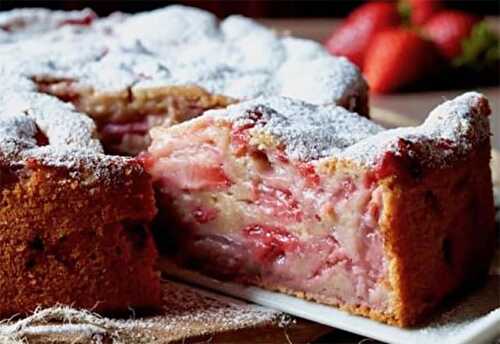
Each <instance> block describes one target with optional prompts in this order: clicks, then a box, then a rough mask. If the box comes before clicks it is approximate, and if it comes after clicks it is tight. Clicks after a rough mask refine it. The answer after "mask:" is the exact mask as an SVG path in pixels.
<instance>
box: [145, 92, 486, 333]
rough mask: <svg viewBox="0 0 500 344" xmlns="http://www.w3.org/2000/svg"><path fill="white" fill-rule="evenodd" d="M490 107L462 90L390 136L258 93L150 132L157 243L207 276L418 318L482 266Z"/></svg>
mask: <svg viewBox="0 0 500 344" xmlns="http://www.w3.org/2000/svg"><path fill="white" fill-rule="evenodd" d="M489 113H490V109H489V105H488V102H487V100H486V99H485V98H484V97H483V96H481V95H480V94H477V93H466V94H464V95H462V96H460V97H457V98H455V99H453V100H450V101H447V102H445V103H444V104H442V105H440V106H438V107H437V108H436V109H435V110H433V111H432V112H431V113H430V114H429V117H428V118H427V120H426V121H425V123H423V124H422V125H421V126H418V127H409V128H400V129H391V130H385V129H383V128H382V127H380V126H379V125H377V124H375V123H373V122H371V121H370V120H368V119H366V118H364V117H361V116H359V115H357V114H354V113H351V112H349V111H347V110H346V109H344V108H342V107H338V106H334V105H326V106H321V105H314V104H310V103H306V102H303V101H300V100H293V99H290V98H285V97H263V98H257V99H255V100H251V101H248V102H242V103H239V104H235V105H231V106H229V107H227V108H226V109H221V110H212V111H208V112H205V113H204V114H203V115H202V116H201V117H198V118H195V119H192V120H190V121H187V122H184V123H182V124H179V125H176V126H173V127H170V128H162V127H157V128H153V129H152V131H151V136H152V140H153V141H152V145H151V146H150V148H149V149H148V153H146V154H143V155H142V160H143V161H144V164H145V168H146V170H147V171H148V172H149V173H150V175H151V176H152V177H153V182H154V184H155V186H156V188H157V191H158V204H159V207H160V211H161V213H162V214H163V217H164V219H163V220H164V225H163V227H161V228H159V230H161V231H163V234H164V235H165V236H166V237H167V238H168V240H165V242H162V243H161V245H163V246H164V247H165V248H167V250H168V251H170V253H171V254H173V255H174V256H175V258H176V259H177V260H178V261H179V262H180V263H181V264H184V265H186V266H189V267H192V268H196V269H200V270H202V271H204V272H206V273H209V274H215V275H216V276H219V277H222V278H228V279H231V280H235V281H240V282H244V283H250V284H256V285H259V286H262V287H265V288H268V289H272V290H279V291H282V292H285V293H289V294H293V295H297V296H299V297H303V298H306V299H310V300H315V301H318V302H321V303H325V304H330V305H335V306H338V307H340V308H342V309H344V310H347V311H350V312H352V313H355V314H360V315H364V316H368V317H370V318H373V319H377V320H380V321H384V322H387V323H390V324H396V325H399V326H409V325H413V324H416V323H418V322H419V321H421V320H422V319H423V316H424V315H426V314H427V313H428V312H429V311H430V310H432V309H433V308H435V306H436V305H437V304H438V303H439V302H440V301H442V300H443V298H444V297H445V296H447V295H449V294H450V293H451V292H453V291H455V290H457V289H458V288H459V287H462V286H464V285H465V284H467V283H468V282H474V281H475V280H477V279H478V278H482V277H484V276H486V274H487V270H488V265H489V262H490V260H491V257H492V253H493V250H494V245H495V240H494V238H495V229H494V208H493V197H492V185H491V175H490V169H489V160H490V141H489V122H488V115H489ZM174 223H175V224H176V225H174ZM436 276H439V282H438V281H437V280H436Z"/></svg>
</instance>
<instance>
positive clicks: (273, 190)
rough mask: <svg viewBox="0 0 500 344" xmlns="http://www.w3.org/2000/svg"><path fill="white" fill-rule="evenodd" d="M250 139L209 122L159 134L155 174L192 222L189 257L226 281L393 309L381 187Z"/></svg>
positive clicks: (186, 236)
mask: <svg viewBox="0 0 500 344" xmlns="http://www.w3.org/2000/svg"><path fill="white" fill-rule="evenodd" d="M247 134H248V133H247V132H241V131H240V130H233V128H232V127H231V124H229V123H225V122H224V123H221V122H220V121H217V123H216V122H215V121H213V120H212V119H210V118H209V117H206V118H203V119H202V120H197V121H194V122H192V123H190V126H189V127H187V129H186V130H177V131H168V132H164V131H163V132H161V133H160V134H155V135H154V139H153V143H152V146H151V147H150V149H149V155H148V156H146V157H145V158H144V160H145V166H146V168H147V169H148V171H149V172H150V173H151V175H152V176H153V179H154V180H155V183H156V185H157V186H158V187H159V189H160V192H161V194H162V197H164V201H163V202H161V203H162V204H165V205H166V206H167V207H168V209H166V211H167V212H169V213H172V212H173V213H174V214H175V217H176V218H177V220H178V221H179V222H180V223H181V224H182V227H183V228H182V229H181V231H180V232H177V233H174V235H173V236H174V237H176V238H177V239H176V240H177V246H178V248H179V253H180V254H181V255H182V256H183V258H185V260H188V261H190V262H191V263H195V264H197V265H198V266H199V267H200V268H202V269H204V270H206V271H208V272H212V273H216V274H218V275H226V276H231V277H233V278H237V279H240V280H244V281H247V282H250V283H257V284H263V285H269V286H275V287H276V286H277V287H281V288H286V289H288V290H290V291H305V292H308V293H310V295H312V296H313V297H315V298H316V299H318V300H320V301H321V300H323V301H325V302H330V303H337V304H340V303H348V304H351V305H354V306H358V305H361V306H369V307H372V308H376V309H379V310H385V309H387V307H389V306H390V305H389V293H390V290H389V287H388V282H387V262H386V258H385V256H384V251H383V242H382V237H381V234H380V232H379V221H380V214H381V213H382V211H383V209H382V207H383V203H382V189H381V187H379V186H377V185H376V184H375V183H372V182H369V178H368V176H367V175H366V174H363V173H359V172H357V174H356V173H354V172H347V171H346V172H343V171H335V172H334V173H332V172H322V169H321V168H320V166H319V164H316V163H306V162H298V161H292V160H290V159H288V157H286V155H285V154H284V152H283V150H281V149H280V148H279V147H278V148H272V149H271V148H266V149H262V150H258V149H256V147H254V146H252V145H251V144H250V143H249V140H248V138H249V136H248V135H247ZM166 230H169V229H166ZM175 231H178V230H175Z"/></svg>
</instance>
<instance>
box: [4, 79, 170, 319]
mask: <svg viewBox="0 0 500 344" xmlns="http://www.w3.org/2000/svg"><path fill="white" fill-rule="evenodd" d="M0 190H1V193H0V204H1V207H0V233H1V235H0V252H1V254H0V290H2V292H1V293H0V317H6V316H11V315H13V314H25V313H28V312H32V311H33V310H35V309H36V308H38V307H43V306H53V305H55V304H70V305H73V306H75V307H78V308H88V309H94V310H96V311H99V312H103V313H121V312H128V311H129V308H130V307H131V308H134V309H137V310H140V309H144V310H154V309H157V308H158V307H159V305H161V301H162V298H161V292H160V280H159V273H158V271H157V270H156V266H155V265H156V259H157V252H156V248H155V245H154V242H153V239H152V236H151V233H150V229H149V227H148V226H149V223H150V222H151V220H152V218H153V216H154V215H155V214H156V207H155V199H154V194H153V190H152V186H151V178H150V177H149V176H148V175H147V174H146V173H145V171H144V169H143V167H142V166H141V164H139V162H138V161H137V160H135V159H131V158H126V157H119V156H110V155H105V154H104V152H103V149H102V146H101V144H100V143H99V141H98V140H97V132H96V128H95V125H94V123H93V121H92V120H91V119H90V118H89V117H87V116H86V115H84V114H81V113H78V112H77V111H76V110H75V108H74V107H73V106H72V105H70V104H68V103H63V102H61V101H59V100H57V99H56V98H54V97H51V96H48V95H44V94H41V93H39V92H37V91H36V85H35V84H33V83H31V82H30V81H27V80H25V79H22V78H16V77H15V76H12V75H10V76H2V75H0Z"/></svg>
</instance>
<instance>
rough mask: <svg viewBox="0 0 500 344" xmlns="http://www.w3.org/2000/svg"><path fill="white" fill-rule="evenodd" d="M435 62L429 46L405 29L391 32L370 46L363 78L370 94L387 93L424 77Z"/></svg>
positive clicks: (432, 51) (377, 37) (375, 40)
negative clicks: (369, 89) (366, 82)
mask: <svg viewBox="0 0 500 344" xmlns="http://www.w3.org/2000/svg"><path fill="white" fill-rule="evenodd" d="M435 61H436V54H435V51H434V46H433V44H432V43H431V42H429V41H427V40H425V39H423V38H421V37H420V36H419V35H418V34H417V33H415V32H413V31H410V30H407V29H403V28H397V29H390V30H387V31H384V32H381V33H379V34H378V35H377V36H376V37H375V39H374V41H373V43H372V44H371V45H370V48H369V49H368V53H367V56H366V64H365V70H364V76H365V78H366V79H367V81H368V85H369V86H370V88H371V90H372V91H373V92H375V93H387V92H391V91H394V90H396V89H398V88H400V87H402V86H406V85H408V84H410V83H412V82H414V81H417V80H418V79H420V78H421V77H422V76H425V74H426V73H427V72H428V71H429V70H430V69H431V68H432V66H433V64H434V62H435Z"/></svg>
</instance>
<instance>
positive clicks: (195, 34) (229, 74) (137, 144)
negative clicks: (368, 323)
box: [0, 5, 368, 155]
mask: <svg viewBox="0 0 500 344" xmlns="http://www.w3.org/2000/svg"><path fill="white" fill-rule="evenodd" d="M24 11H26V10H24ZM37 11H39V10H36V9H33V10H30V11H28V12H23V11H21V12H20V11H19V10H13V11H10V12H6V13H4V14H3V18H4V20H3V21H4V22H9V20H8V18H11V19H10V22H12V21H15V18H18V17H23V16H28V15H26V14H25V13H29V14H30V17H46V16H48V14H47V13H46V12H45V11H42V12H41V13H40V14H38V15H35V13H38V12H37ZM77 14H78V13H76V14H71V16H76V15H77ZM61 16H63V14H61V13H53V14H52V17H53V18H56V17H57V18H59V17H61ZM67 16H70V14H67ZM63 17H64V16H63ZM13 18H14V19H13ZM0 19H1V18H0ZM46 21H48V20H46ZM66 21H67V20H66ZM74 21H75V20H73V21H70V22H74ZM50 22H57V20H55V19H52V20H51V21H50ZM0 23H1V21H0ZM85 24H86V25H62V26H60V27H58V28H55V29H54V28H53V27H54V25H48V27H47V28H46V29H45V31H44V33H40V34H37V35H36V36H32V35H31V36H30V35H26V34H23V32H24V31H28V32H32V31H35V29H32V30H28V29H25V30H24V31H23V30H18V31H19V32H18V31H16V30H14V29H13V28H11V29H9V30H7V31H6V32H4V33H3V34H4V35H6V36H7V38H8V37H10V36H11V35H12V36H14V37H13V38H12V39H11V40H10V41H11V42H10V43H6V44H2V45H0V54H1V55H2V65H0V70H2V69H3V70H4V71H8V72H12V73H14V74H18V75H23V76H24V77H26V78H29V79H31V80H34V81H35V82H36V84H37V86H38V89H39V90H40V91H41V92H44V93H48V94H52V95H55V96H56V97H58V98H60V99H62V100H64V101H69V102H72V103H73V104H74V106H75V107H76V108H77V109H78V110H79V111H81V112H84V113H86V114H88V115H89V116H91V117H92V118H94V120H95V121H96V124H97V127H98V131H99V133H100V137H101V140H102V142H103V144H104V146H105V148H106V150H107V151H108V152H112V153H120V154H131V155H135V154H137V153H138V152H140V151H142V150H144V149H145V148H146V147H147V145H148V144H149V138H148V137H147V132H148V130H149V128H151V127H152V126H155V125H159V124H163V125H168V124H173V123H178V122H182V121H184V120H186V119H189V118H191V117H194V116H197V115H199V114H201V113H202V112H203V111H205V110H208V109H213V108H221V107H225V106H227V105H228V104H231V103H235V102H238V101H241V100H248V99H253V98H255V97H258V96H264V95H268V96H270V95H281V96H290V97H294V98H298V99H302V100H306V101H309V102H312V103H317V104H331V103H335V104H338V105H341V106H344V107H346V108H348V109H349V110H352V111H355V112H358V113H360V114H363V115H367V114H368V98H367V97H368V95H367V86H366V83H365V81H364V79H363V78H362V76H361V74H360V72H359V70H358V69H357V68H356V67H355V66H354V65H353V64H351V63H350V62H349V61H348V60H347V59H345V58H343V57H333V56H330V55H329V54H328V52H327V51H326V50H325V49H324V48H323V47H322V46H321V45H320V44H318V43H315V42H312V41H309V40H305V39H299V38H294V37H291V36H286V35H281V34H278V33H276V32H274V31H272V30H270V29H268V28H266V27H264V26H262V25H260V24H258V23H256V22H254V21H252V20H250V19H248V18H244V17H241V16H230V17H228V18H226V19H224V20H222V21H219V20H218V19H217V18H216V17H215V16H214V15H212V14H211V13H208V12H205V11H202V10H199V9H195V8H190V7H185V6H178V5H173V6H167V7H165V8H162V9H158V10H155V11H151V12H145V13H139V14H136V15H126V14H115V15H112V16H110V17H106V18H94V17H92V20H87V21H85ZM0 27H1V26H0ZM28 27H29V26H28ZM37 27H38V26H36V25H35V28H37ZM50 28H52V29H50ZM37 30H38V29H37ZM15 37H18V38H17V39H15ZM6 41H7V42H9V40H8V39H6Z"/></svg>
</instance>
